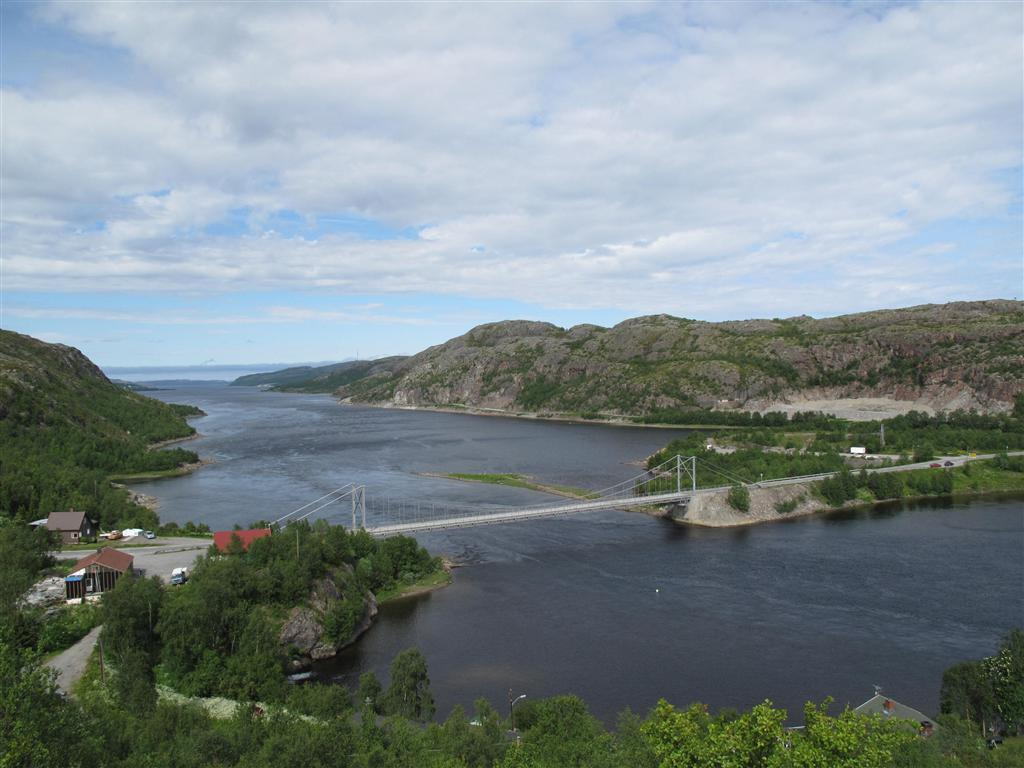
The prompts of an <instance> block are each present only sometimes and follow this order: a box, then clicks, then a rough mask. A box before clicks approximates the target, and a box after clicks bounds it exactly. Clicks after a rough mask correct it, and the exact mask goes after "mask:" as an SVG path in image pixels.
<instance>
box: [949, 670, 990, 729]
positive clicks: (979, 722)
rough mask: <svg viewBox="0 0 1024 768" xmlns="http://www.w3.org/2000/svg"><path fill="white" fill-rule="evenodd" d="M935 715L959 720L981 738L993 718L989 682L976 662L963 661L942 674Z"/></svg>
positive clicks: (984, 672) (986, 675)
mask: <svg viewBox="0 0 1024 768" xmlns="http://www.w3.org/2000/svg"><path fill="white" fill-rule="evenodd" d="M939 711H941V712H942V713H943V714H947V715H956V716H957V717H962V718H963V719H964V720H966V721H968V722H972V723H974V724H975V726H976V727H977V728H979V729H980V731H981V733H983V734H984V732H985V728H986V726H987V725H988V724H991V723H992V721H993V719H994V717H995V714H996V703H995V692H994V691H993V690H992V681H991V679H990V678H989V676H988V674H986V671H985V669H984V667H983V666H982V663H981V662H980V661H963V662H960V663H959V664H954V665H953V666H951V667H949V668H948V669H947V670H946V671H945V672H943V673H942V688H941V689H940V692H939Z"/></svg>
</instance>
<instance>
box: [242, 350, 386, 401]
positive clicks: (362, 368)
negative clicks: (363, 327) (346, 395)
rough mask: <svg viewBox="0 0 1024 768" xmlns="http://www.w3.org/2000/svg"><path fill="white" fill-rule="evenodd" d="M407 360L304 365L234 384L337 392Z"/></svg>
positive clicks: (283, 390) (290, 390) (280, 389)
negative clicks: (340, 388)
mask: <svg viewBox="0 0 1024 768" xmlns="http://www.w3.org/2000/svg"><path fill="white" fill-rule="evenodd" d="M405 359H406V357H405V356H404V355H396V356H394V357H382V358H380V359H379V360H349V361H347V362H344V363H332V364H331V365H321V366H309V365H300V366H296V367H293V368H285V369H283V370H280V371H272V372H270V373H254V374H251V375H249V376H240V377H238V378H237V379H235V380H234V381H233V382H231V386H238V387H269V388H270V389H274V390H276V391H279V392H334V391H335V390H337V389H338V388H339V387H343V386H346V385H348V384H353V383H355V382H357V381H360V380H362V379H364V378H366V377H367V376H376V375H378V374H384V373H390V372H391V371H393V370H394V368H395V367H396V366H397V365H398V364H400V363H401V362H402V361H403V360H405Z"/></svg>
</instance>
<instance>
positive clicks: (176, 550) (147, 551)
mask: <svg viewBox="0 0 1024 768" xmlns="http://www.w3.org/2000/svg"><path fill="white" fill-rule="evenodd" d="M151 543H153V544H156V545H157V546H148V547H125V546H117V545H116V544H114V545H113V546H114V548H115V549H117V550H119V551H121V552H127V553H128V554H129V555H131V556H132V557H134V558H135V569H136V570H138V571H141V572H142V575H143V576H159V577H160V579H161V580H162V581H164V582H169V581H170V579H171V571H173V570H174V569H175V568H191V567H192V564H193V563H194V562H195V561H196V558H197V557H199V556H200V555H201V554H203V553H204V552H206V550H207V549H209V547H210V545H211V544H212V543H213V539H195V538H189V537H187V536H176V537H166V538H163V537H161V538H156V539H153V540H152V542H151ZM96 546H97V547H100V546H103V542H100V543H98V544H97V545H96ZM93 551H94V550H91V549H85V550H77V551H75V552H54V553H52V554H53V555H54V556H55V557H57V558H59V559H62V560H67V559H72V558H76V557H77V558H82V557H85V556H86V555H88V554H89V553H90V552H93Z"/></svg>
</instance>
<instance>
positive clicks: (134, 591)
mask: <svg viewBox="0 0 1024 768" xmlns="http://www.w3.org/2000/svg"><path fill="white" fill-rule="evenodd" d="M163 597H164V587H163V584H162V583H161V582H160V579H159V578H157V577H156V576H152V577H150V578H148V579H141V578H134V577H132V576H123V577H122V578H120V579H118V581H117V584H116V585H115V586H114V588H113V589H112V590H110V591H108V592H106V593H105V594H104V595H103V604H102V612H103V633H102V636H103V644H104V649H105V652H107V653H110V654H112V655H113V656H114V658H115V659H117V660H118V661H120V660H121V659H122V658H124V657H126V656H127V655H128V654H129V653H131V652H133V651H140V652H142V653H144V654H145V655H146V656H147V657H148V658H149V659H150V665H152V664H153V663H155V662H156V660H157V657H158V655H159V652H160V638H159V636H158V635H157V632H156V627H157V624H158V623H159V622H160V608H161V606H162V604H163Z"/></svg>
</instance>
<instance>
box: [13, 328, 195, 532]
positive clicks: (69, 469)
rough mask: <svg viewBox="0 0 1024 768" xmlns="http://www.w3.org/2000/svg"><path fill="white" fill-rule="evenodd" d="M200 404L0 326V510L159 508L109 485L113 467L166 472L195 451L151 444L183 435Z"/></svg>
mask: <svg viewBox="0 0 1024 768" xmlns="http://www.w3.org/2000/svg"><path fill="white" fill-rule="evenodd" d="M196 413H201V412H200V411H198V410H197V409H195V408H192V407H190V406H174V405H168V404H166V403H162V402H160V401H158V400H153V399H151V398H148V397H144V396H142V395H140V394H137V393H135V392H131V391H129V390H127V389H125V388H124V387H122V386H119V385H117V384H114V383H113V382H111V381H110V380H109V379H108V378H107V377H106V376H105V375H104V374H103V372H102V371H101V370H100V369H99V368H97V367H96V366H95V365H94V364H93V363H92V362H91V361H90V360H89V359H88V358H87V357H86V356H85V355H83V354H82V353H81V352H79V351H78V350H77V349H74V348H73V347H67V346H64V345H62V344H47V343H46V342H43V341H39V340H38V339H34V338H32V337H30V336H23V335H21V334H18V333H13V332H11V331H0V477H2V478H3V482H0V517H13V518H19V519H22V520H33V519H36V518H40V517H46V516H47V515H48V514H49V513H50V512H60V511H63V510H67V509H70V508H75V509H81V510H85V511H86V512H88V513H90V514H91V515H92V516H93V518H94V519H96V520H97V521H98V522H100V523H101V524H102V525H104V526H109V527H113V526H115V525H123V524H125V523H132V522H135V523H138V524H140V525H143V526H145V527H151V526H152V525H154V524H155V523H156V516H155V515H154V514H153V513H152V512H151V511H149V510H146V509H143V508H141V507H139V506H137V505H135V504H134V503H132V501H131V500H130V498H129V496H128V494H127V493H126V492H125V491H124V490H123V489H119V488H115V487H113V486H112V485H111V484H110V483H109V482H108V478H109V477H110V476H111V475H113V474H124V473H132V472H172V471H174V470H175V469H176V468H177V467H178V466H179V465H180V464H182V463H183V462H191V461H196V458H197V457H196V455H195V454H194V453H192V452H190V451H184V450H181V449H172V450H160V451H154V450H149V446H150V445H151V444H152V443H156V442H159V441H162V440H167V439H173V438H181V437H188V436H189V435H192V434H194V433H195V430H194V429H193V428H192V427H191V426H189V424H188V423H187V422H186V421H185V418H184V417H185V416H186V415H193V414H196Z"/></svg>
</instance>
